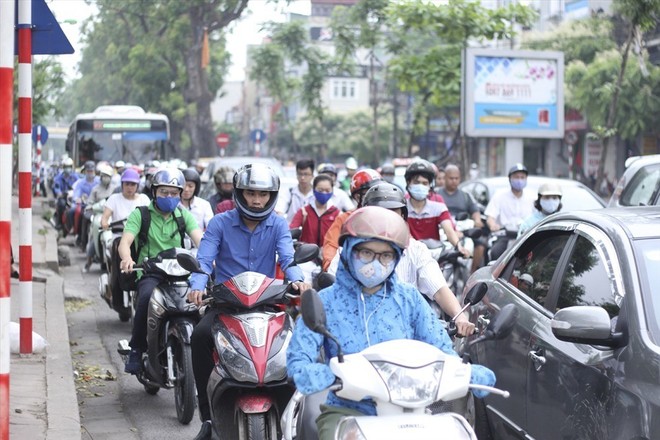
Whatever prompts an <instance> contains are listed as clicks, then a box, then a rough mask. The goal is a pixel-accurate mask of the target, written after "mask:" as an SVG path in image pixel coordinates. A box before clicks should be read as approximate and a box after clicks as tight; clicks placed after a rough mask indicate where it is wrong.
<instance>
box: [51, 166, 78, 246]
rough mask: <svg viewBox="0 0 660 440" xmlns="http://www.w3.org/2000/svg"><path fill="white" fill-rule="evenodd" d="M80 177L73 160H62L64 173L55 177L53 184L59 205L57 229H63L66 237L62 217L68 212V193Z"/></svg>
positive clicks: (57, 207) (56, 219)
mask: <svg viewBox="0 0 660 440" xmlns="http://www.w3.org/2000/svg"><path fill="white" fill-rule="evenodd" d="M79 178H80V176H78V174H77V173H75V172H74V171H73V160H72V159H71V158H70V157H67V158H65V159H63V160H62V171H60V173H59V174H58V175H57V176H55V179H54V182H53V194H55V197H56V198H57V205H56V208H55V228H57V229H63V232H64V235H66V232H67V231H66V228H63V226H64V225H63V224H62V215H63V214H64V211H65V210H66V199H67V195H68V192H69V191H70V190H72V189H73V185H74V183H76V182H77V181H78V179H79Z"/></svg>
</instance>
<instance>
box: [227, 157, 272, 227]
mask: <svg viewBox="0 0 660 440" xmlns="http://www.w3.org/2000/svg"><path fill="white" fill-rule="evenodd" d="M233 181H234V203H235V204H236V209H237V210H238V212H239V213H240V214H241V215H242V216H244V217H246V218H247V219H249V220H254V221H261V220H264V219H265V218H266V217H268V216H269V215H270V213H271V212H273V209H275V202H276V201H277V192H278V191H279V190H280V178H279V177H278V176H277V174H275V171H273V170H272V169H271V168H270V167H268V166H266V165H264V164H260V163H255V164H248V165H244V166H243V167H241V168H239V170H238V171H237V172H236V174H234V179H233ZM246 189H252V190H255V191H268V192H270V199H268V202H267V203H266V206H264V208H262V209H260V210H258V211H255V210H254V209H252V208H250V207H249V206H248V203H247V200H245V196H243V191H244V190H246Z"/></svg>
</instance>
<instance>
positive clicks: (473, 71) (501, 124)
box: [462, 49, 564, 138]
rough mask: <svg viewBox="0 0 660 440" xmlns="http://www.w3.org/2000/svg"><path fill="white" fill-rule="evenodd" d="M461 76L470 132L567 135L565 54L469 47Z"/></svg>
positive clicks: (475, 134)
mask: <svg viewBox="0 0 660 440" xmlns="http://www.w3.org/2000/svg"><path fill="white" fill-rule="evenodd" d="M463 74H464V78H463V99H462V109H463V125H462V126H463V127H465V134H467V135H468V136H473V137H507V138H563V137H564V96H563V85H564V54H563V53H561V52H537V51H518V50H497V49H467V50H466V53H465V57H464V68H463Z"/></svg>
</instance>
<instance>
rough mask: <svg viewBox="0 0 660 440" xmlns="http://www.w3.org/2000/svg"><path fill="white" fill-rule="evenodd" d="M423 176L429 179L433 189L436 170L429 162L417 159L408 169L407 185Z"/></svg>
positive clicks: (406, 175)
mask: <svg viewBox="0 0 660 440" xmlns="http://www.w3.org/2000/svg"><path fill="white" fill-rule="evenodd" d="M418 175H421V176H423V177H425V178H427V179H428V181H429V183H430V184H431V188H433V185H435V168H434V167H433V164H432V163H431V162H429V161H428V160H424V159H417V160H415V161H414V162H413V163H411V164H410V165H408V168H406V174H405V175H404V177H405V178H406V183H409V182H410V181H411V180H412V178H413V177H415V176H418Z"/></svg>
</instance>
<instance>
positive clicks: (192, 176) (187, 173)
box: [182, 168, 202, 197]
mask: <svg viewBox="0 0 660 440" xmlns="http://www.w3.org/2000/svg"><path fill="white" fill-rule="evenodd" d="M182 173H183V178H184V179H186V182H195V192H194V193H193V197H197V196H198V195H199V190H200V187H201V186H202V180H201V179H200V178H199V173H198V172H197V170H196V169H194V168H186V169H185V170H183V171H182Z"/></svg>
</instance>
